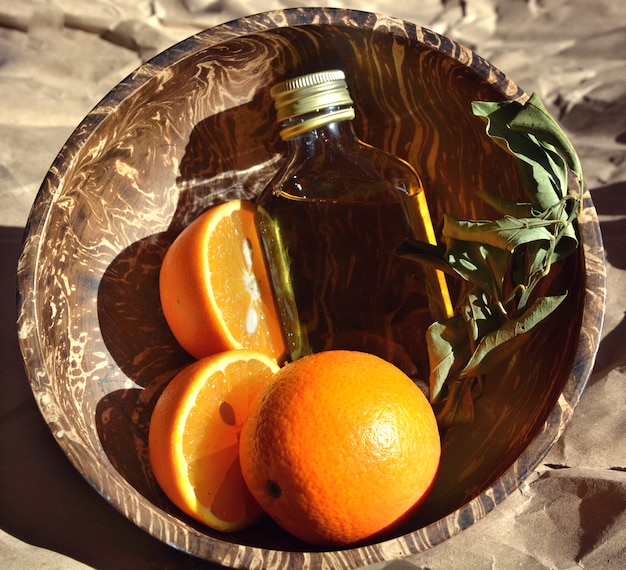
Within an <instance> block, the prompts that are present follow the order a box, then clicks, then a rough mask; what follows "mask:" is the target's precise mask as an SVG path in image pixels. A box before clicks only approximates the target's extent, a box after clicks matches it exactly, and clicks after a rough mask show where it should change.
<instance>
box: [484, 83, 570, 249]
mask: <svg viewBox="0 0 626 570" xmlns="http://www.w3.org/2000/svg"><path fill="white" fill-rule="evenodd" d="M472 109H473V111H474V114H475V115H476V116H478V117H481V118H482V119H483V120H485V122H486V123H487V128H486V130H487V134H488V135H489V136H490V137H491V138H492V139H493V140H494V142H496V143H497V144H498V145H499V146H501V147H502V148H504V149H505V150H506V151H507V152H509V153H510V154H512V155H513V156H515V157H516V158H517V159H518V161H517V166H518V169H519V172H520V177H521V179H522V182H523V186H524V189H525V191H526V194H527V196H528V199H529V200H530V201H531V204H532V206H533V208H534V210H536V211H537V212H541V213H542V215H543V214H548V216H547V217H548V218H549V219H553V220H561V221H562V222H563V224H564V225H563V226H562V227H560V228H558V230H557V232H555V233H558V234H559V236H558V239H557V244H556V247H555V250H554V252H555V256H554V259H553V261H556V260H557V259H559V258H562V257H565V256H566V255H569V254H570V253H571V252H572V251H573V250H574V249H575V248H576V247H577V245H578V242H577V239H576V234H575V231H574V228H573V227H572V226H571V224H569V223H568V221H569V218H570V214H569V212H568V211H567V209H566V208H563V207H560V206H561V204H563V203H564V202H563V201H564V200H565V201H566V197H567V193H568V166H569V167H570V168H572V170H573V171H574V173H575V174H576V175H577V176H578V178H579V180H580V184H581V190H582V169H581V166H580V161H579V159H578V156H577V155H576V152H575V150H574V148H573V147H572V145H571V143H570V142H569V140H568V138H567V136H566V135H565V133H564V132H563V131H562V129H561V128H560V127H559V125H558V124H557V122H556V121H555V120H554V118H553V117H552V116H551V115H550V113H548V111H547V110H546V108H545V106H544V105H543V103H542V102H541V100H540V99H539V97H538V96H537V95H536V94H533V95H532V96H531V98H530V99H529V100H528V101H527V102H526V104H524V105H521V104H520V103H517V102H513V101H508V102H497V103H494V102H484V101H475V102H473V103H472ZM561 153H562V154H561ZM562 155H563V156H564V157H565V159H566V160H567V162H566V160H564V159H563V156H562ZM576 207H579V206H575V208H576Z"/></svg>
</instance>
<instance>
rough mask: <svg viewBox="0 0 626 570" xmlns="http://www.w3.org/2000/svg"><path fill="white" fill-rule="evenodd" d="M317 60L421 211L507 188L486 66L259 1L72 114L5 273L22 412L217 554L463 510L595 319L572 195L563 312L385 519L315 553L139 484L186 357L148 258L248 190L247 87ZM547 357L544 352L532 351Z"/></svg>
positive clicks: (341, 554) (408, 39)
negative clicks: (209, 518)
mask: <svg viewBox="0 0 626 570" xmlns="http://www.w3.org/2000/svg"><path fill="white" fill-rule="evenodd" d="M322 67H341V68H343V69H345V71H346V73H347V78H348V81H349V84H350V87H351V91H352V93H353V94H354V96H355V98H356V101H357V121H356V127H357V130H358V132H359V134H360V136H361V138H363V139H364V140H366V141H368V142H370V143H372V144H374V145H376V146H380V147H383V148H386V149H387V150H390V151H392V152H395V153H396V154H398V155H400V156H402V157H403V158H405V159H407V160H408V161H409V162H411V163H412V164H413V165H414V166H415V167H416V168H417V169H418V170H419V171H420V172H421V174H422V176H423V178H424V182H425V185H426V189H427V194H428V200H429V203H430V206H431V209H432V213H433V216H434V218H435V221H436V223H438V222H439V221H440V220H441V217H442V215H443V213H444V212H447V213H451V214H454V215H457V216H459V217H462V218H482V217H493V215H494V212H491V211H489V209H488V208H487V207H486V206H484V205H483V204H482V203H480V201H478V200H477V199H476V198H475V196H474V192H475V190H478V189H481V188H487V189H489V190H491V191H493V192H499V193H501V194H502V195H503V196H507V197H516V196H520V195H521V186H520V182H519V179H518V177H517V174H516V171H515V168H514V165H513V163H512V161H511V159H510V158H509V157H508V155H506V154H504V153H503V152H502V151H501V150H500V149H498V148H497V147H496V146H495V145H494V144H492V143H491V141H490V140H489V139H488V138H487V137H486V135H485V133H484V128H483V125H482V123H481V122H480V121H479V120H478V119H476V118H475V117H473V116H472V115H471V111H470V102H471V101H472V100H475V99H484V100H504V99H514V100H520V101H523V100H524V99H525V97H526V95H525V94H524V93H523V92H522V91H521V90H520V89H519V88H518V87H517V86H516V85H515V84H514V83H513V82H512V81H511V80H509V79H508V78H507V77H506V76H504V75H503V74H502V73H500V72H499V71H498V70H496V69H494V68H493V66H491V65H490V64H489V63H488V62H486V61H484V60H483V59H481V58H480V57H479V56H478V55H477V54H475V53H472V52H471V51H470V50H468V49H466V48H464V47H462V46H460V45H458V44H456V43H454V42H452V41H450V40H448V39H447V38H445V37H442V36H439V35H437V34H435V33H433V32H431V31H429V30H426V29H423V28H420V27H418V26H415V25H413V24H410V23H407V22H403V21H399V20H396V19H393V18H387V17H383V16H380V15H374V14H369V13H365V12H358V11H351V10H333V9H315V8H310V9H293V10H285V11H277V12H270V13H266V14H260V15H257V16H251V17H249V18H243V19H241V20H238V21H236V22H232V23H229V24H225V25H222V26H218V27H217V28H214V29H211V30H207V31H205V32H203V33H200V34H198V35H196V36H194V37H191V38H189V39H188V40H186V41H185V42H182V43H181V44H179V45H177V46H175V47H173V48H171V49H169V50H167V51H166V52H164V53H163V54H162V55H160V56H158V57H157V58H155V59H154V60H152V61H151V62H149V63H148V64H146V65H144V66H142V67H141V68H140V69H138V70H137V71H136V72H135V73H134V74H133V75H132V76H130V77H129V78H127V79H126V80H125V81H124V82H122V83H121V84H120V85H119V86H118V87H117V88H116V89H114V90H113V91H112V92H111V93H110V94H109V95H108V96H107V97H106V98H105V99H104V100H103V101H102V102H101V103H100V104H99V105H98V106H97V107H96V108H95V109H94V110H93V111H92V112H91V113H90V114H89V115H88V116H87V117H86V118H85V120H84V121H83V122H82V123H81V125H80V126H79V127H78V128H77V130H76V131H75V133H74V134H73V135H72V137H71V138H70V139H69V140H68V142H67V144H66V145H65V146H64V147H63V149H61V151H60V153H59V155H58V157H57V159H56V161H55V162H54V164H53V166H52V167H51V169H50V171H49V173H48V175H47V177H46V179H45V180H44V182H43V184H42V187H41V190H40V192H39V195H38V197H37V200H36V202H35V204H34V206H33V210H32V213H31V216H30V219H29V224H28V227H27V230H26V234H25V242H24V248H23V253H22V256H21V258H20V265H19V268H18V279H19V292H20V299H19V336H20V342H21V346H22V351H23V354H24V359H25V362H26V366H27V370H28V373H29V377H30V381H31V384H32V388H33V392H34V394H35V397H36V399H37V402H38V404H39V406H40V408H41V411H42V414H43V416H44V417H45V419H46V421H47V422H48V424H49V426H50V429H51V430H52V433H53V434H54V436H55V437H56V439H57V440H58V441H59V443H60V445H61V447H62V448H63V449H64V451H65V452H66V454H67V455H68V457H69V458H70V460H71V461H72V462H73V463H74V465H75V466H76V467H77V469H78V470H79V471H80V472H81V473H82V474H83V475H84V477H85V478H86V479H87V480H88V481H90V482H91V483H92V485H93V486H94V487H95V488H96V489H97V490H98V491H99V492H100V493H101V494H102V495H103V496H104V497H105V498H106V499H107V500H108V501H109V502H110V503H111V504H113V505H114V506H115V507H116V508H117V509H119V510H120V511H121V512H123V513H124V514H125V515H126V516H127V517H128V518H129V519H131V520H132V521H134V522H135V523H136V524H137V525H139V526H141V527H142V528H144V529H145V530H146V531H148V532H150V533H151V534H153V535H154V536H156V537H157V538H159V539H161V540H163V541H164V542H167V543H168V544H172V545H175V546H176V547H177V548H180V549H183V550H185V551H187V552H190V553H192V554H194V555H196V556H199V557H202V558H206V559H208V560H212V561H217V562H220V563H222V564H224V565H225V566H232V567H239V568H248V567H277V568H278V567H279V568H285V567H294V568H295V567H306V568H321V567H332V568H340V567H345V568H352V567H357V566H359V565H362V564H366V563H372V562H375V561H378V560H384V559H391V558H398V557H402V556H406V555H408V554H410V553H414V552H417V551H420V550H424V549H426V548H429V547H430V546H432V545H434V544H437V543H439V542H441V541H443V540H445V539H446V538H447V537H449V536H450V535H452V534H454V533H456V532H459V531H460V530H462V529H463V528H466V527H467V526H469V525H471V524H472V523H473V521H474V520H476V519H478V518H480V517H482V516H483V515H484V514H485V513H487V512H489V511H490V510H491V509H492V508H493V507H494V506H495V505H496V504H498V503H499V502H500V501H501V500H502V499H503V498H504V497H506V496H507V495H508V494H509V493H510V492H511V491H512V490H513V489H514V488H515V487H516V486H517V485H519V483H520V482H521V481H522V480H523V479H524V478H525V477H526V476H527V475H528V474H529V473H530V472H531V471H532V469H533V468H534V467H535V466H536V464H537V463H538V461H539V460H540V459H541V458H542V457H543V455H544V454H545V453H546V452H547V450H548V449H549V447H550V446H551V445H552V443H553V442H554V441H555V440H556V438H557V437H558V435H559V434H560V433H561V431H562V429H563V428H564V426H565V425H566V423H567V421H568V420H569V417H570V416H571V413H572V411H573V408H574V407H575V405H576V403H577V401H578V398H579V397H580V393H581V391H582V389H583V387H584V384H585V382H586V380H587V377H588V375H589V373H590V370H591V365H592V362H593V358H594V355H595V351H596V346H597V342H598V339H599V334H600V326H601V321H602V313H603V303H604V261H603V256H602V247H601V241H600V236H599V230H598V224H597V220H596V217H595V212H594V210H593V205H592V204H591V201H590V200H589V198H587V199H586V209H585V212H584V214H583V216H582V218H581V220H580V234H581V238H582V242H583V246H584V247H583V248H580V250H579V252H578V255H577V256H575V257H572V258H571V259H568V260H567V262H566V263H564V264H563V265H562V266H561V267H560V268H559V271H558V272H557V271H555V272H554V273H555V277H554V278H553V279H552V281H551V283H549V284H548V286H549V287H557V288H560V287H565V286H566V287H567V289H568V290H569V291H570V296H569V300H568V306H567V307H565V308H564V312H563V314H568V315H571V314H575V315H578V317H577V318H576V319H571V320H570V321H569V322H568V323H567V326H565V327H564V326H562V323H561V322H558V324H557V321H553V324H552V325H551V326H549V327H548V328H547V329H546V330H545V331H544V332H543V333H542V334H541V336H540V337H539V338H537V339H536V340H535V341H534V342H533V343H531V344H530V345H529V346H528V347H527V348H526V349H525V351H524V353H523V354H522V353H520V354H519V355H518V357H517V360H516V361H515V362H514V363H512V365H511V366H510V367H509V368H507V369H506V370H504V371H503V373H502V375H501V377H500V378H497V379H490V381H489V384H488V388H489V389H488V390H486V391H485V395H484V397H483V398H481V400H480V401H479V403H478V408H477V414H478V419H477V421H476V423H475V425H474V426H472V428H471V429H463V430H457V431H455V430H451V431H450V432H448V433H447V434H446V437H445V440H444V454H443V463H442V470H441V475H440V477H439V479H438V482H437V485H436V488H435V489H434V491H433V494H432V496H431V498H430V500H429V502H428V504H427V505H426V507H425V509H424V510H423V511H422V512H421V513H420V514H419V515H418V516H417V517H416V518H415V520H413V521H411V522H410V523H409V524H408V525H407V526H406V528H405V529H403V532H402V533H398V534H397V535H395V536H392V537H389V538H390V539H389V540H388V541H386V542H381V543H377V544H371V545H365V546H363V547H360V548H354V549H349V550H344V551H336V552H317V551H311V550H310V549H309V547H307V546H306V545H304V544H301V543H298V542H297V541H296V540H295V539H293V538H292V537H290V536H287V535H286V534H285V533H284V532H282V531H281V530H280V529H278V528H277V527H276V526H275V525H273V524H272V523H271V522H267V523H265V524H264V525H261V526H259V527H257V528H255V529H253V530H250V531H248V532H245V533H241V534H237V535H223V534H219V533H217V532H212V531H210V530H208V529H206V528H204V527H201V526H200V525H197V524H196V523H194V522H193V521H191V520H189V519H188V518H186V517H185V516H184V515H182V514H181V513H180V512H178V511H177V510H176V509H175V508H174V507H173V506H172V505H171V504H170V503H169V502H168V501H167V499H166V498H165V497H164V496H163V495H162V493H161V492H160V490H159V489H158V487H157V485H156V483H155V482H154V479H153V476H152V473H151V471H150V467H149V462H148V460H147V452H146V441H147V430H148V424H149V418H150V413H151V410H152V407H153V405H154V402H155V400H156V398H157V397H158V395H159V393H160V390H161V389H162V388H163V386H164V385H165V384H166V383H167V382H168V380H169V379H170V378H171V377H172V376H173V375H174V374H175V372H176V371H177V370H179V369H180V368H181V367H182V366H184V365H185V364H186V363H187V362H189V360H190V357H189V356H188V355H187V354H186V353H184V351H182V349H180V347H178V346H177V344H176V342H175V341H174V339H173V338H172V336H171V334H170V332H169V330H168V329H167V326H166V324H165V321H164V319H163V315H162V313H161V311H160V308H159V302H158V294H157V279H158V270H159V266H160V262H161V259H162V257H163V254H164V252H165V250H166V248H167V247H168V244H169V243H171V241H172V239H173V238H174V237H175V236H176V235H177V233H178V232H179V231H180V230H181V228H183V227H184V226H185V225H186V224H187V223H188V222H189V221H190V220H191V219H193V218H194V217H195V216H197V215H198V214H199V213H200V212H202V211H203V210H205V209H206V208H208V207H210V206H211V205H212V204H215V203H218V202H221V201H224V200H227V199H231V198H234V197H245V198H254V196H255V195H256V194H257V193H258V192H259V191H260V189H261V188H262V187H263V186H264V184H265V182H266V181H267V180H268V179H269V177H270V176H271V175H272V173H273V172H274V170H275V168H276V165H277V163H278V161H279V160H280V156H281V150H282V146H281V145H282V142H281V141H280V140H279V137H278V135H277V127H276V126H275V124H274V113H273V110H272V105H271V102H270V99H269V95H268V89H269V87H270V85H272V84H273V83H275V82H276V81H278V80H281V79H283V78H285V77H287V76H292V75H295V74H299V73H302V72H308V71H313V70H317V69H320V68H322ZM545 343H549V344H550V346H551V347H552V350H550V351H546V350H544V345H545ZM554 351H558V352H559V354H560V355H561V358H559V359H558V360H554V359H553V358H552V357H551V355H552V354H553V352H554ZM496 428H497V429H496Z"/></svg>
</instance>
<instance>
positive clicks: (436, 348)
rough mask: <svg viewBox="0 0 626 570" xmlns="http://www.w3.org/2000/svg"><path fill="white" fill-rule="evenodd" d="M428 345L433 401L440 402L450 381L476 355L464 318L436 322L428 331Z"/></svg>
mask: <svg viewBox="0 0 626 570" xmlns="http://www.w3.org/2000/svg"><path fill="white" fill-rule="evenodd" d="M426 345H427V347H428V360H429V362H430V378H429V383H430V400H431V402H437V401H438V400H439V398H440V397H441V394H442V390H443V387H444V385H445V383H446V381H447V380H448V379H449V378H450V377H452V376H454V375H455V374H458V372H459V371H460V370H461V369H462V368H463V367H464V366H465V364H466V363H467V361H468V359H469V358H470V356H471V354H472V351H471V349H470V344H469V337H468V333H467V327H466V326H465V322H464V320H463V318H462V317H452V318H451V319H447V320H446V321H442V322H434V323H433V324H432V325H430V327H428V330H427V331H426Z"/></svg>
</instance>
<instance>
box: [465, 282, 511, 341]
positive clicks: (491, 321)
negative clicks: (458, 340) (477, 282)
mask: <svg viewBox="0 0 626 570" xmlns="http://www.w3.org/2000/svg"><path fill="white" fill-rule="evenodd" d="M461 316H462V317H463V319H464V320H465V324H466V326H467V329H468V331H469V333H470V339H471V342H472V346H474V347H475V346H476V345H477V344H478V342H479V341H480V340H481V339H482V338H484V337H485V336H487V335H488V334H489V333H490V332H492V331H494V330H496V329H497V328H498V327H499V326H500V325H501V324H502V319H503V315H502V311H500V309H499V307H498V306H497V305H495V304H492V303H490V302H489V299H488V298H487V296H486V295H485V293H484V292H483V291H481V290H480V288H478V287H474V288H473V289H472V290H471V291H469V293H468V294H467V295H466V296H465V299H464V302H463V304H462V306H461Z"/></svg>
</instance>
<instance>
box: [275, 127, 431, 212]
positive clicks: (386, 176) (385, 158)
mask: <svg viewBox="0 0 626 570" xmlns="http://www.w3.org/2000/svg"><path fill="white" fill-rule="evenodd" d="M310 150H311V149H310V148H309V149H302V148H301V149H300V151H298V146H297V145H293V146H292V147H291V148H290V152H289V153H288V154H287V156H286V158H285V161H284V163H283V165H282V167H280V168H279V170H278V172H277V173H276V175H275V176H274V177H273V179H272V180H271V182H270V184H269V187H270V188H269V189H267V190H266V192H271V193H273V194H274V195H280V194H282V195H283V196H284V197H292V198H294V199H315V200H326V199H330V200H338V201H344V200H345V201H355V200H371V201H388V200H389V199H393V198H399V199H402V198H403V197H406V196H412V195H415V194H417V193H419V192H420V191H421V189H422V184H421V180H420V178H419V175H418V174H417V172H416V171H415V169H413V167H411V165H410V164H408V163H407V162H405V161H404V160H402V159H400V158H399V157H397V156H395V155H393V154H389V153H387V152H386V151H383V150H381V149H378V148H376V147H373V146H371V145H368V144H366V143H363V142H361V141H359V140H358V139H357V140H356V141H349V142H347V143H342V144H338V145H323V146H322V148H321V149H318V151H319V152H309V151H310Z"/></svg>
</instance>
